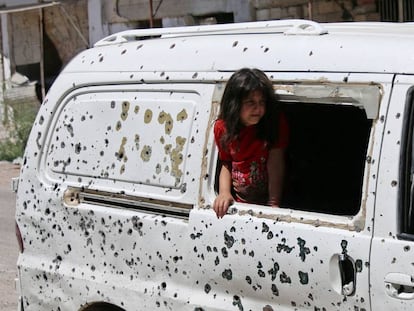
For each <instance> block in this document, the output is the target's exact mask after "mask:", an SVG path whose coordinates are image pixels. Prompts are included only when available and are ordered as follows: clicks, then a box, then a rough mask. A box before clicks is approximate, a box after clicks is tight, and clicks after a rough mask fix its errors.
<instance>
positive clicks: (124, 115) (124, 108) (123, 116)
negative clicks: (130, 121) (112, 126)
mask: <svg viewBox="0 0 414 311" xmlns="http://www.w3.org/2000/svg"><path fill="white" fill-rule="evenodd" d="M130 105H131V104H130V103H129V102H128V101H123V102H122V112H121V119H122V121H125V120H126V119H127V117H128V110H129V107H130Z"/></svg>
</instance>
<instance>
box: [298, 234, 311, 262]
mask: <svg viewBox="0 0 414 311" xmlns="http://www.w3.org/2000/svg"><path fill="white" fill-rule="evenodd" d="M305 244H306V241H305V240H303V239H301V238H298V245H299V256H300V258H301V259H302V261H303V262H304V261H305V259H306V255H308V254H310V250H309V248H308V247H305Z"/></svg>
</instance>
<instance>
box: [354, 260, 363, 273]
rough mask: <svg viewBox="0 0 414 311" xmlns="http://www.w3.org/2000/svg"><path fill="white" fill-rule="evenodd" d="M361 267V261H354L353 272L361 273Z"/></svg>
mask: <svg viewBox="0 0 414 311" xmlns="http://www.w3.org/2000/svg"><path fill="white" fill-rule="evenodd" d="M362 267H363V264H362V260H361V259H357V260H356V261H355V270H356V272H358V273H360V272H362Z"/></svg>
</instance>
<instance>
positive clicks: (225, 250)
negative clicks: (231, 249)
mask: <svg viewBox="0 0 414 311" xmlns="http://www.w3.org/2000/svg"><path fill="white" fill-rule="evenodd" d="M221 254H222V255H223V257H224V258H227V257H228V256H229V253H228V252H227V248H225V247H223V248H222V249H221Z"/></svg>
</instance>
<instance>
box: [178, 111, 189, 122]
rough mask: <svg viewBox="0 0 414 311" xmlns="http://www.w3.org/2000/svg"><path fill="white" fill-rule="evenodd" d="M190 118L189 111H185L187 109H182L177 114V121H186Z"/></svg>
mask: <svg viewBox="0 0 414 311" xmlns="http://www.w3.org/2000/svg"><path fill="white" fill-rule="evenodd" d="M187 118H188V114H187V111H185V109H183V110H181V111H180V112H179V113H178V114H177V121H181V122H182V121H184V120H186V119H187Z"/></svg>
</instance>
